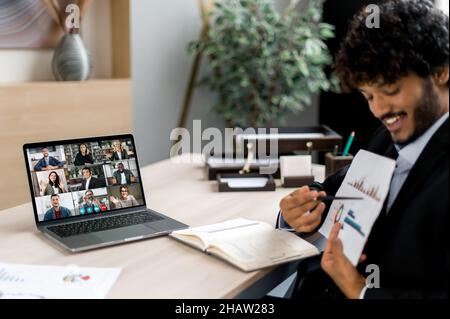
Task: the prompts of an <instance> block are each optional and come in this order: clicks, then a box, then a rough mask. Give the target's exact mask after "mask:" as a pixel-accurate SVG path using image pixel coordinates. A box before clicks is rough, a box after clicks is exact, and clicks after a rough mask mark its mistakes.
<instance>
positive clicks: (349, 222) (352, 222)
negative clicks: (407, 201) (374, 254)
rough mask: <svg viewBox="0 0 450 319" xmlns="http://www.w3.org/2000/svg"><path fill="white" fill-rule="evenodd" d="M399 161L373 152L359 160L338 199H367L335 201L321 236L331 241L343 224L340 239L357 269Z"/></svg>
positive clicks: (347, 176)
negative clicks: (396, 163)
mask: <svg viewBox="0 0 450 319" xmlns="http://www.w3.org/2000/svg"><path fill="white" fill-rule="evenodd" d="M394 168H395V161H394V160H392V159H389V158H386V157H383V156H380V155H377V154H374V153H371V152H367V151H360V152H358V154H357V155H356V156H355V158H354V160H353V162H352V165H351V166H350V168H349V170H348V172H347V175H346V176H345V178H344V181H343V182H342V184H341V187H340V188H339V190H338V191H337V193H336V195H335V196H338V197H339V196H340V197H346V196H347V197H349V196H350V197H352V196H354V197H361V196H362V197H363V200H359V201H346V200H335V201H334V202H333V203H332V204H331V206H330V209H329V212H328V215H327V217H326V218H325V222H324V223H323V225H322V227H321V228H320V230H319V232H320V233H321V234H322V235H324V236H325V237H327V238H328V236H329V234H330V231H331V229H332V228H333V225H334V224H335V223H340V224H341V231H340V232H339V238H340V239H341V240H342V243H343V246H344V254H345V255H346V256H347V257H348V258H349V260H350V261H351V262H352V264H353V265H356V264H357V263H358V260H359V257H360V256H361V253H362V251H363V249H364V246H365V243H366V241H367V238H368V237H369V235H370V231H371V230H372V227H373V224H374V223H375V221H376V220H377V218H378V216H379V214H380V211H381V209H382V208H383V203H384V201H385V199H386V197H387V194H388V191H389V185H390V182H391V179H392V174H393V173H394Z"/></svg>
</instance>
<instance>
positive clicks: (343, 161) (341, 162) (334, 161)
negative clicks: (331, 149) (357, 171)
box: [325, 153, 353, 177]
mask: <svg viewBox="0 0 450 319" xmlns="http://www.w3.org/2000/svg"><path fill="white" fill-rule="evenodd" d="M352 161H353V155H350V154H348V155H347V156H342V154H341V153H340V154H338V155H335V154H333V153H327V154H326V155H325V176H326V177H328V176H330V175H332V174H334V173H336V172H337V171H338V170H340V169H341V168H343V167H345V166H347V165H350V164H351V163H352Z"/></svg>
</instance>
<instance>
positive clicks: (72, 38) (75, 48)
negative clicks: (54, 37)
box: [52, 33, 92, 81]
mask: <svg viewBox="0 0 450 319" xmlns="http://www.w3.org/2000/svg"><path fill="white" fill-rule="evenodd" d="M52 69H53V74H54V76H55V79H56V80H57V81H85V80H87V79H89V77H90V76H91V73H92V60H91V55H90V53H89V51H88V50H87V49H86V46H85V45H84V43H83V40H82V39H81V37H80V35H79V34H76V33H68V34H65V35H64V36H63V37H62V39H61V41H60V42H59V43H58V45H57V47H56V48H55V52H54V54H53V60H52Z"/></svg>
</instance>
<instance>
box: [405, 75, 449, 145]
mask: <svg viewBox="0 0 450 319" xmlns="http://www.w3.org/2000/svg"><path fill="white" fill-rule="evenodd" d="M422 90H423V91H422V92H423V94H422V98H421V99H420V100H419V102H417V106H416V108H415V110H414V132H413V134H412V135H411V136H410V137H409V138H408V139H407V140H405V141H402V142H397V144H398V145H400V146H402V147H403V146H406V145H407V144H409V143H412V142H414V141H415V140H417V139H418V138H419V137H420V136H421V135H422V134H423V133H425V132H426V131H427V130H428V129H429V128H430V127H431V126H432V125H433V124H434V123H435V122H436V121H437V120H438V119H439V118H440V117H441V115H442V114H441V113H442V105H441V103H440V101H439V96H438V94H437V93H436V92H435V91H434V89H433V84H432V81H431V79H429V78H428V79H426V80H425V83H424V84H423V86H422Z"/></svg>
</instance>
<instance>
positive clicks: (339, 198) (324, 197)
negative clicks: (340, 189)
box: [317, 196, 364, 202]
mask: <svg viewBox="0 0 450 319" xmlns="http://www.w3.org/2000/svg"><path fill="white" fill-rule="evenodd" d="M362 199H364V198H362V197H339V196H319V197H317V200H318V201H321V202H326V201H332V200H362Z"/></svg>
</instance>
